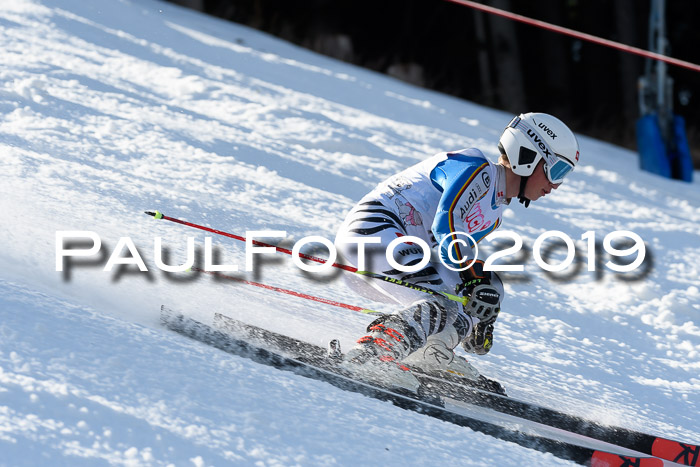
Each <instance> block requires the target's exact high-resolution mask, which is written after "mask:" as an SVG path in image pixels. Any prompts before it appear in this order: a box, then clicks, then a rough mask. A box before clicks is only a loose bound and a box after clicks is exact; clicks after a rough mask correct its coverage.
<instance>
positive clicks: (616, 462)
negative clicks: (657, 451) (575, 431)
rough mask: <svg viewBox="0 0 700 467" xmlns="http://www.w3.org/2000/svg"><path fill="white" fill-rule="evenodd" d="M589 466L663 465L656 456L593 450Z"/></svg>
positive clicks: (651, 466)
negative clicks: (633, 455)
mask: <svg viewBox="0 0 700 467" xmlns="http://www.w3.org/2000/svg"><path fill="white" fill-rule="evenodd" d="M589 465H590V466H591V467H626V466H630V465H635V466H639V467H663V465H664V461H662V460H661V459H657V458H656V457H630V456H623V455H621V454H613V453H611V452H604V451H595V452H593V455H592V456H591V460H590V463H589Z"/></svg>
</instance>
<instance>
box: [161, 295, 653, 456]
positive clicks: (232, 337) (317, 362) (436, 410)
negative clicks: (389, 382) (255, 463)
mask: <svg viewBox="0 0 700 467" xmlns="http://www.w3.org/2000/svg"><path fill="white" fill-rule="evenodd" d="M216 319H217V324H215V326H216V327H222V328H223V327H224V326H225V329H226V330H227V331H233V332H224V331H223V330H220V329H217V328H216V327H212V326H209V325H207V324H204V323H201V322H199V321H196V320H193V319H191V318H188V317H185V316H184V315H182V314H180V313H177V312H174V311H172V310H170V309H168V308H166V307H165V306H161V323H162V324H163V325H164V326H165V327H166V328H168V329H170V330H172V331H175V332H177V333H179V334H182V335H184V336H186V337H188V338H191V339H194V340H196V341H199V342H202V343H204V344H207V345H210V346H212V347H215V348H218V349H220V350H223V351H225V352H228V353H230V354H233V355H237V356H240V357H244V358H249V359H251V360H253V361H255V362H257V363H260V364H264V365H269V366H272V367H275V368H278V369H281V370H285V371H290V372H293V373H295V374H298V375H300V376H304V377H307V378H311V379H316V380H320V381H324V382H326V383H329V384H331V385H333V386H336V387H338V388H340V389H343V390H346V391H351V392H356V393H360V394H364V395H366V396H369V397H373V398H376V399H378V400H383V401H388V402H391V403H393V404H394V405H396V406H397V407H400V408H402V409H405V410H411V411H414V412H416V413H420V414H423V415H427V416H430V417H433V418H436V419H439V420H443V421H446V422H450V423H453V424H455V425H458V426H463V427H468V428H470V429H472V430H474V431H479V432H481V433H485V434H487V435H490V436H493V437H496V438H498V439H502V440H505V441H510V442H514V443H517V444H519V445H521V446H524V447H528V448H531V449H536V450H538V451H542V452H548V453H551V454H552V455H555V456H557V457H560V458H562V459H566V460H571V461H574V462H577V463H579V464H582V465H590V466H595V467H599V466H600V467H602V466H608V467H624V466H630V465H635V466H640V467H660V466H662V465H663V461H661V460H660V459H657V458H654V457H635V456H627V455H620V454H613V453H609V452H604V451H599V450H595V449H591V448H587V447H583V446H578V445H575V444H572V443H567V442H564V441H558V440H553V439H550V438H546V437H542V436H536V435H530V434H526V433H522V432H519V431H516V430H514V429H511V428H506V427H503V426H500V425H497V424H494V423H490V422H486V421H482V420H479V419H476V418H474V417H471V416H468V415H466V414H463V413H459V412H457V411H453V410H450V409H449V408H448V407H446V404H445V400H444V399H443V398H441V397H438V396H436V395H434V394H430V393H429V392H427V393H421V392H419V394H414V393H409V392H403V391H401V390H397V389H393V388H387V387H384V386H382V385H381V384H379V383H377V382H367V381H359V380H357V379H354V378H353V377H351V376H350V375H349V374H346V373H345V372H344V371H342V369H340V368H339V367H338V366H337V365H335V364H334V363H333V360H332V359H329V358H327V357H326V352H325V351H324V349H321V348H320V347H318V346H312V344H308V343H304V342H302V341H299V340H296V339H292V338H289V337H286V336H283V335H281V334H276V333H271V332H269V331H266V330H264V329H261V328H256V327H254V326H249V325H245V324H243V323H240V322H238V321H236V320H232V319H231V318H227V317H225V316H224V315H220V314H219V315H218V318H216ZM224 323H225V324H224ZM237 323H240V324H237ZM241 327H243V329H246V328H247V330H246V331H245V332H246V333H248V332H249V331H254V332H255V334H253V335H252V337H250V339H244V338H242V337H239V336H240V329H241ZM236 328H238V330H236ZM267 338H270V339H271V340H270V341H269V342H268V341H266V340H265V339H267ZM270 345H272V346H274V347H278V346H288V347H287V350H286V351H285V352H282V351H278V352H276V351H273V350H269V349H268V348H267V347H268V346H270ZM289 345H291V347H289ZM309 346H312V347H315V348H316V350H313V353H311V354H306V355H303V354H304V353H305V350H310V349H311V348H312V347H309ZM318 349H321V351H322V352H319V351H318ZM294 350H296V351H297V352H299V353H301V354H302V355H301V356H299V357H298V358H293V357H291V356H287V355H285V353H291V352H293V351H294Z"/></svg>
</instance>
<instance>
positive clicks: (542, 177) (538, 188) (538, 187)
mask: <svg viewBox="0 0 700 467" xmlns="http://www.w3.org/2000/svg"><path fill="white" fill-rule="evenodd" d="M559 185H561V183H558V184H556V185H555V184H554V183H552V182H550V181H549V179H548V178H547V174H545V173H544V159H543V160H541V161H540V162H539V163H538V164H537V167H535V171H534V172H532V175H531V176H530V178H529V179H528V180H527V184H526V185H525V197H526V198H527V199H529V200H531V201H535V200H538V199H540V198H542V197H543V196H547V195H548V194H549V193H550V192H551V191H552V190H556V189H557V188H559Z"/></svg>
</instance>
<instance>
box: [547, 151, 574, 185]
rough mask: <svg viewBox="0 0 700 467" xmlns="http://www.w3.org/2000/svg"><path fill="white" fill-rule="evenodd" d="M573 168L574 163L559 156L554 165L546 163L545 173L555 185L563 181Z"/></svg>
mask: <svg viewBox="0 0 700 467" xmlns="http://www.w3.org/2000/svg"><path fill="white" fill-rule="evenodd" d="M572 170H574V164H572V163H571V162H569V161H567V160H566V159H564V158H562V157H557V161H556V162H555V163H554V165H552V166H550V165H549V164H548V163H545V164H544V173H545V174H546V175H547V178H548V179H549V181H550V182H552V183H553V184H555V185H558V184H560V183H561V182H563V181H564V177H566V175H567V174H568V173H569V172H571V171H572Z"/></svg>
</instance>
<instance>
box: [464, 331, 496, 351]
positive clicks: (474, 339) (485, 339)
mask: <svg viewBox="0 0 700 467" xmlns="http://www.w3.org/2000/svg"><path fill="white" fill-rule="evenodd" d="M492 345H493V324H484V323H478V324H477V325H476V326H474V330H473V331H472V333H471V334H469V335H468V336H467V338H466V339H464V340H463V341H462V348H463V349H464V350H466V351H467V352H469V353H474V354H477V355H486V354H487V353H489V350H491V346H492Z"/></svg>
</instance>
